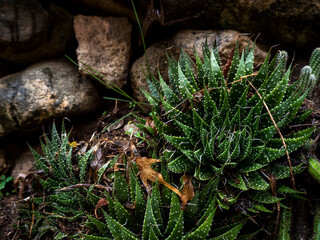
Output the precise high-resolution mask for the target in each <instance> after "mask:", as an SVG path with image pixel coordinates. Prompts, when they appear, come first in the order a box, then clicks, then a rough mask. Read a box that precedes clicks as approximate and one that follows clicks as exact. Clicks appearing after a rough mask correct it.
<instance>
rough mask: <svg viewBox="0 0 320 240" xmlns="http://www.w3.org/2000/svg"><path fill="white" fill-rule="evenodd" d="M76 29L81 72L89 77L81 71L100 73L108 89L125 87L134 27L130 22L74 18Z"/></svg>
mask: <svg viewBox="0 0 320 240" xmlns="http://www.w3.org/2000/svg"><path fill="white" fill-rule="evenodd" d="M74 29H75V34H76V38H77V40H78V43H79V47H78V48H77V56H78V61H79V66H80V71H81V72H82V73H83V74H87V75H89V74H88V73H87V72H86V71H84V70H82V68H84V69H88V68H86V66H85V65H84V64H86V65H88V66H90V67H91V68H93V69H94V70H96V71H98V72H99V73H100V74H101V75H102V76H103V80H104V82H105V83H106V84H107V85H111V86H112V84H114V85H116V86H118V87H119V88H121V87H123V85H125V84H126V82H127V77H128V68H129V60H130V54H131V32H132V26H131V24H130V23H129V20H128V19H127V18H114V17H106V18H103V17H96V16H82V15H78V16H76V17H75V18H74ZM88 71H90V69H88ZM91 72H92V71H91ZM110 82H111V83H112V84H110Z"/></svg>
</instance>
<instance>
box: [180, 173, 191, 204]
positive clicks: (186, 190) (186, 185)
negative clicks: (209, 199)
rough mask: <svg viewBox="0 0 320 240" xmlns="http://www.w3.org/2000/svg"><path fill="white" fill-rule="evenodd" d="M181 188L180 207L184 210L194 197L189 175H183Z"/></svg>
mask: <svg viewBox="0 0 320 240" xmlns="http://www.w3.org/2000/svg"><path fill="white" fill-rule="evenodd" d="M182 179H183V188H182V190H181V196H180V200H181V209H182V210H185V209H186V206H187V203H188V202H189V201H190V200H192V199H193V198H194V188H193V185H192V181H191V177H189V176H187V175H185V174H184V175H183V178H182Z"/></svg>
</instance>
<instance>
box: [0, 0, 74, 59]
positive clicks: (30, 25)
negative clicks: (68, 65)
mask: <svg viewBox="0 0 320 240" xmlns="http://www.w3.org/2000/svg"><path fill="white" fill-rule="evenodd" d="M0 14H1V18H0V58H2V59H4V60H8V61H11V62H15V63H19V64H27V65H30V64H32V63H35V62H39V61H42V60H45V59H50V58H52V57H56V56H61V55H63V54H64V53H65V52H66V51H67V48H68V47H69V46H70V45H71V43H72V41H73V39H74V33H73V24H72V23H73V21H72V16H71V15H70V14H69V13H68V12H67V11H65V10H64V9H62V8H60V7H57V6H55V5H53V4H47V6H46V7H44V6H43V5H41V4H40V3H39V2H38V1H36V0H19V1H11V0H10V1H7V0H0Z"/></svg>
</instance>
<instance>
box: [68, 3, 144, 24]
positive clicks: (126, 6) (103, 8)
mask: <svg viewBox="0 0 320 240" xmlns="http://www.w3.org/2000/svg"><path fill="white" fill-rule="evenodd" d="M138 1H139V2H142V1H141V0H138ZM73 2H74V4H76V5H77V6H79V7H82V8H86V9H91V10H93V11H96V12H97V11H98V12H102V13H106V14H108V15H112V16H118V17H123V16H126V17H128V18H130V19H131V20H134V19H135V16H134V12H133V11H132V5H131V2H130V1H127V0H104V1H101V0H73ZM135 2H136V1H135ZM143 4H146V3H145V2H144V3H143ZM139 5H140V6H141V4H139Z"/></svg>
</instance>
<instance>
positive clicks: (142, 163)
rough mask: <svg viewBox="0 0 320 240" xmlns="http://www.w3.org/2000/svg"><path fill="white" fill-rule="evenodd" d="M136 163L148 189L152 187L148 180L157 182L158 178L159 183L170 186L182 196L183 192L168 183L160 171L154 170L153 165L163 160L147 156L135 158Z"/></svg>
mask: <svg viewBox="0 0 320 240" xmlns="http://www.w3.org/2000/svg"><path fill="white" fill-rule="evenodd" d="M135 161H136V163H137V164H138V169H139V176H140V179H141V181H142V183H143V184H144V186H145V187H146V188H147V190H150V189H151V187H150V185H149V183H148V180H149V181H151V182H156V180H158V183H160V184H163V185H164V186H166V187H167V188H169V189H170V190H171V191H173V192H175V193H176V194H177V195H178V196H179V197H181V192H180V191H179V190H178V189H176V188H175V187H173V186H172V185H170V184H169V183H167V182H166V181H165V180H164V179H163V177H162V175H161V173H158V172H157V171H156V170H154V169H153V168H152V167H151V165H152V164H154V163H156V162H161V161H160V160H159V159H154V158H147V157H137V158H135Z"/></svg>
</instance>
